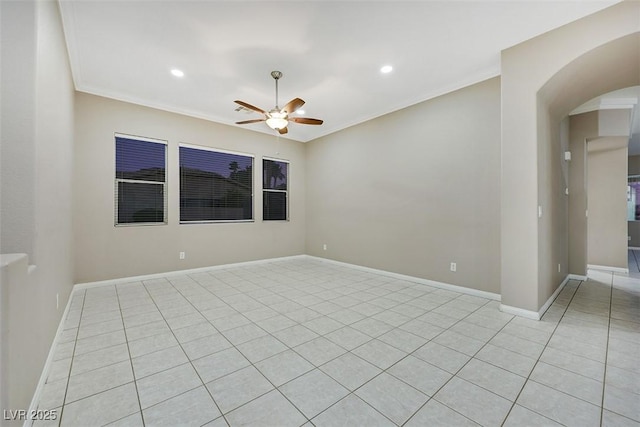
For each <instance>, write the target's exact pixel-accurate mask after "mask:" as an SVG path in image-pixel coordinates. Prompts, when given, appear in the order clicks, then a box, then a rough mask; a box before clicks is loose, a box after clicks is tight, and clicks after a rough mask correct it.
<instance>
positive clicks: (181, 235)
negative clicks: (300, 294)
mask: <svg viewBox="0 0 640 427" xmlns="http://www.w3.org/2000/svg"><path fill="white" fill-rule="evenodd" d="M116 132H118V133H124V134H129V135H138V136H145V137H150V138H157V139H162V140H166V141H168V151H167V157H168V168H167V176H168V224H167V225H158V226H125V227H115V226H114V209H115V207H114V179H115V143H114V133H116ZM178 143H188V144H195V145H201V146H207V147H214V148H221V149H226V150H232V151H236V152H242V153H248V154H253V155H255V168H256V169H255V173H254V212H255V222H251V223H216V224H185V225H180V224H179V170H178ZM304 150H305V148H304V145H303V144H301V143H298V142H292V141H289V140H286V139H283V138H280V139H279V140H278V138H277V137H276V136H275V135H274V136H269V135H263V134H258V133H255V132H250V131H248V130H244V129H239V128H236V127H232V126H226V125H221V124H216V123H213V122H208V121H206V120H201V119H195V118H190V117H187V116H182V115H179V114H174V113H168V112H164V111H160V110H155V109H152V108H147V107H142V106H139V105H134V104H130V103H126V102H120V101H115V100H111V99H107V98H102V97H97V96H93V95H88V94H84V93H78V94H77V95H76V130H75V150H74V153H75V159H74V164H75V175H74V177H75V179H74V185H75V187H74V191H75V209H74V231H75V245H76V251H75V261H76V269H75V272H76V274H75V279H76V282H78V283H81V282H88V281H97V280H103V279H113V278H119V277H130V276H137V275H144V274H151V273H160V272H166V271H174V270H183V269H190V268H197V267H205V266H212V265H219V264H227V263H234V262H242V261H250V260H257V259H265V258H274V257H281V256H289V255H299V254H303V253H304V244H305V191H304V188H305V172H304V171H305V156H304ZM278 153H279V154H278ZM262 156H268V157H276V158H282V159H286V160H289V161H291V165H290V184H291V190H290V201H291V205H290V218H291V220H290V221H289V222H275V221H271V222H263V221H262V192H261V189H262V183H261V170H262ZM181 251H183V252H186V258H185V259H184V260H180V259H179V252H181Z"/></svg>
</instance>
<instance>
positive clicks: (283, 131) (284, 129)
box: [278, 128, 289, 135]
mask: <svg viewBox="0 0 640 427" xmlns="http://www.w3.org/2000/svg"><path fill="white" fill-rule="evenodd" d="M278 132H280V135H284V134H285V133H287V132H289V131H288V130H287V128H282V129H278Z"/></svg>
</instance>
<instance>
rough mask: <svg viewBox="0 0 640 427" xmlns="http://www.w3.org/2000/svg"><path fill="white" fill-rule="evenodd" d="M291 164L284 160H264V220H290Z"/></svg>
mask: <svg viewBox="0 0 640 427" xmlns="http://www.w3.org/2000/svg"><path fill="white" fill-rule="evenodd" d="M288 181H289V163H288V162H285V161H284V160H274V159H262V201H263V210H262V219H263V220H265V221H283V220H287V219H289V210H288V202H287V199H288V196H289V195H288V185H289V183H288Z"/></svg>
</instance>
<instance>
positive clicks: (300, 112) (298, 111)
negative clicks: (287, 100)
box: [296, 110, 304, 115]
mask: <svg viewBox="0 0 640 427" xmlns="http://www.w3.org/2000/svg"><path fill="white" fill-rule="evenodd" d="M296 113H298V114H300V115H302V114H304V110H296Z"/></svg>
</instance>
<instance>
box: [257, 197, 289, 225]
mask: <svg viewBox="0 0 640 427" xmlns="http://www.w3.org/2000/svg"><path fill="white" fill-rule="evenodd" d="M262 200H263V203H264V209H263V219H264V220H265V221H278V220H286V219H287V193H285V192H282V191H264V192H263V198H262Z"/></svg>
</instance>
